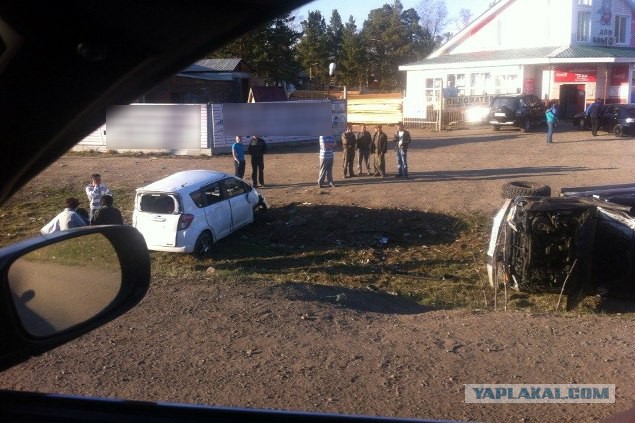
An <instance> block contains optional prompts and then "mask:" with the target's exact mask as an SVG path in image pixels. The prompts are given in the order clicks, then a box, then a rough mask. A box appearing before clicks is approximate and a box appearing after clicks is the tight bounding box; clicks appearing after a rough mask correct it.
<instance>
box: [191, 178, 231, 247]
mask: <svg viewBox="0 0 635 423" xmlns="http://www.w3.org/2000/svg"><path fill="white" fill-rule="evenodd" d="M214 187H217V188H218V190H216V189H214ZM199 192H200V194H201V198H202V199H203V201H204V205H203V207H202V210H203V213H204V214H205V220H206V222H207V226H208V227H209V228H211V230H212V234H213V236H214V240H215V241H216V240H219V239H221V238H224V237H226V236H227V235H229V234H231V233H232V232H233V230H234V226H233V218H232V210H231V205H230V204H229V201H227V200H228V198H227V197H226V194H225V190H224V189H223V188H222V184H221V181H220V180H218V181H214V182H210V183H208V184H206V185H204V186H202V187H201V188H200V189H199ZM216 193H217V194H216Z"/></svg>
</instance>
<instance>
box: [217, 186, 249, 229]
mask: <svg viewBox="0 0 635 423" xmlns="http://www.w3.org/2000/svg"><path fill="white" fill-rule="evenodd" d="M221 182H222V188H223V192H224V195H225V196H226V198H227V200H228V202H229V205H230V208H231V215H232V226H233V230H234V231H235V230H236V229H239V228H241V227H243V226H245V225H248V224H249V223H251V222H253V220H254V209H253V205H252V204H251V203H250V202H249V199H248V196H249V192H250V190H249V189H248V185H247V184H245V182H244V181H242V180H240V179H238V178H236V177H234V176H228V177H226V178H224V179H223V180H222V181H221ZM233 182H235V183H236V184H237V185H240V186H241V187H242V191H241V192H240V193H235V192H234V190H232V189H230V188H229V187H228V184H229V183H233Z"/></svg>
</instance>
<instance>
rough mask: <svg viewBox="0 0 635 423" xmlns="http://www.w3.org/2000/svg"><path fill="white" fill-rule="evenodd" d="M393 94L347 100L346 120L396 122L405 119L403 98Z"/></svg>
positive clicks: (372, 122) (376, 122) (380, 122)
mask: <svg viewBox="0 0 635 423" xmlns="http://www.w3.org/2000/svg"><path fill="white" fill-rule="evenodd" d="M394 97H395V96H394V95H392V97H391V96H388V95H385V94H383V95H382V94H378V95H364V96H354V97H353V98H351V97H349V98H348V99H347V101H346V120H347V121H348V122H349V123H366V124H395V123H398V122H401V121H402V119H403V113H402V111H403V107H402V98H401V96H399V98H394Z"/></svg>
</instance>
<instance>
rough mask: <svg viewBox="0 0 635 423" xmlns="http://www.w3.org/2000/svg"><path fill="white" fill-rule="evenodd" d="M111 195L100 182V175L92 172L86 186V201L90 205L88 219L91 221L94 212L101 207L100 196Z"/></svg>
mask: <svg viewBox="0 0 635 423" xmlns="http://www.w3.org/2000/svg"><path fill="white" fill-rule="evenodd" d="M102 195H112V192H110V189H109V188H108V187H107V186H106V185H105V184H102V183H101V175H100V174H99V173H93V175H92V181H91V184H90V185H88V186H86V196H87V197H88V203H89V205H90V219H89V221H92V220H93V218H94V217H95V212H96V211H97V210H99V209H100V208H101V196H102Z"/></svg>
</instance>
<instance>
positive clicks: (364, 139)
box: [356, 125, 373, 176]
mask: <svg viewBox="0 0 635 423" xmlns="http://www.w3.org/2000/svg"><path fill="white" fill-rule="evenodd" d="M372 142H373V138H372V137H371V135H370V132H368V131H367V130H366V125H362V130H361V131H360V132H359V133H358V134H357V143H356V144H357V160H358V163H357V175H358V176H360V175H361V174H362V166H363V165H364V164H366V173H367V174H368V175H369V176H370V163H369V156H370V144H371V143H372Z"/></svg>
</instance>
